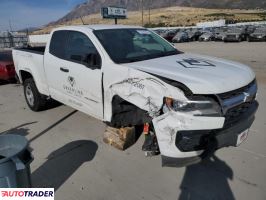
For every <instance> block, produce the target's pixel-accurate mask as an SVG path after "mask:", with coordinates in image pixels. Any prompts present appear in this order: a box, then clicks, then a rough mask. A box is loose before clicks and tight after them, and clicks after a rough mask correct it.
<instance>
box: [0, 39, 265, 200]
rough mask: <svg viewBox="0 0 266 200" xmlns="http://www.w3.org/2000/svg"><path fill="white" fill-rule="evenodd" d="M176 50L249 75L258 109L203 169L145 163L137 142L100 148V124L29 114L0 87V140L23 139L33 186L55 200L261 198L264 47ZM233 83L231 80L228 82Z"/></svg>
mask: <svg viewBox="0 0 266 200" xmlns="http://www.w3.org/2000/svg"><path fill="white" fill-rule="evenodd" d="M176 46H177V48H178V49H179V50H182V51H186V52H193V53H200V54H205V55H211V56H216V57H221V58H225V59H231V60H235V61H239V62H242V63H244V64H247V65H249V66H251V67H252V68H253V69H254V71H255V72H256V74H257V77H258V84H259V94H258V101H259V103H260V107H259V110H258V113H257V119H256V120H255V122H254V124H253V126H252V128H251V130H250V135H249V138H248V140H247V141H246V142H245V143H244V144H242V145H241V146H240V147H238V148H233V147H231V148H224V149H221V150H219V151H218V152H217V153H216V155H215V156H213V157H212V158H210V159H209V160H206V161H204V162H203V163H200V164H196V165H192V166H189V167H186V168H162V167H161V160H160V156H157V157H152V158H146V157H145V156H144V153H143V152H142V151H141V145H142V143H143V137H140V139H139V140H138V141H137V143H136V144H135V145H134V146H132V147H131V148H129V149H128V150H126V151H125V152H122V151H119V150H116V149H114V148H113V147H110V146H108V145H106V144H104V143H103V142H102V137H103V132H104V130H105V124H103V123H102V122H101V121H98V120H96V119H94V118H92V117H90V116H87V115H85V114H83V113H81V112H77V111H75V110H73V109H71V108H69V107H67V106H64V105H61V106H57V107H54V108H51V109H49V110H46V111H43V112H39V113H34V112H32V111H30V110H29V108H28V107H27V106H26V103H25V100H24V96H23V88H22V86H20V85H18V84H2V85H0V134H19V135H24V136H26V137H27V138H28V139H29V141H30V145H31V148H32V153H33V155H34V158H35V159H34V161H33V163H32V165H31V169H32V180H33V186H34V187H54V188H55V190H56V198H55V199H59V200H63V199H64V200H68V199H71V200H72V199H73V200H84V199H97V200H98V199H108V200H109V199H110V200H112V199H115V200H120V199H121V200H124V199H127V200H138V199H148V200H156V199H161V200H168V199H169V200H172V199H181V200H183V199H196V200H201V199H204V200H205V199H223V200H224V199H241V200H243V199H244V200H245V199H247V200H249V199H256V200H263V199H266V181H265V180H266V145H265V143H266V134H265V130H266V115H265V113H266V101H265V98H266V81H265V80H266V43H247V42H242V43H226V44H224V43H220V42H205V43H200V42H193V43H184V44H177V45H176ZM236 81H237V80H236Z"/></svg>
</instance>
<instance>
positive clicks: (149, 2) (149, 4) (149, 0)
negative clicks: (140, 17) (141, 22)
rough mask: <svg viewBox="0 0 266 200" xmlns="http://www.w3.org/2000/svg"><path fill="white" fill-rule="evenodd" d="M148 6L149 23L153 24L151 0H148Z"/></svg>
mask: <svg viewBox="0 0 266 200" xmlns="http://www.w3.org/2000/svg"><path fill="white" fill-rule="evenodd" d="M148 6H149V25H150V24H151V0H148Z"/></svg>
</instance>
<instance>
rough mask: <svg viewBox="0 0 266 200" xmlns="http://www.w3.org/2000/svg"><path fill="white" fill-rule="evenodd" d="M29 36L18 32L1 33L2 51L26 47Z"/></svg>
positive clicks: (0, 43)
mask: <svg viewBox="0 0 266 200" xmlns="http://www.w3.org/2000/svg"><path fill="white" fill-rule="evenodd" d="M28 40H29V39H28V34H27V33H18V32H7V31H5V32H0V49H4V48H12V47H24V46H27V44H28Z"/></svg>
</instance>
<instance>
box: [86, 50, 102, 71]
mask: <svg viewBox="0 0 266 200" xmlns="http://www.w3.org/2000/svg"><path fill="white" fill-rule="evenodd" d="M86 64H87V67H89V68H91V69H100V68H101V65H102V60H101V56H100V55H99V54H98V53H90V54H88V55H87V57H86Z"/></svg>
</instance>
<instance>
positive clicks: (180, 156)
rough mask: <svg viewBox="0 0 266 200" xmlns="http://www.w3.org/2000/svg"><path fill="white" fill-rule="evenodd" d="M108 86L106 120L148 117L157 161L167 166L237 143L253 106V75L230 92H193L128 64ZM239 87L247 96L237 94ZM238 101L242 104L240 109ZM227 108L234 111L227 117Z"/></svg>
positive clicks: (129, 122) (139, 120)
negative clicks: (157, 153) (157, 156)
mask: <svg viewBox="0 0 266 200" xmlns="http://www.w3.org/2000/svg"><path fill="white" fill-rule="evenodd" d="M254 84H255V86H254ZM108 87H109V90H108V94H106V97H107V99H108V100H109V102H112V106H111V107H112V108H109V110H110V109H112V112H109V115H108V113H107V114H106V116H109V118H107V119H106V121H108V122H110V123H111V124H112V125H116V124H118V126H127V125H130V126H135V125H140V124H142V125H143V124H145V123H152V125H153V128H154V131H155V135H156V138H157V143H158V146H159V149H160V153H161V156H162V165H163V166H170V167H183V166H187V165H190V164H193V163H197V162H199V161H201V160H202V159H203V158H204V157H205V156H206V155H208V153H209V151H213V150H216V149H219V148H222V147H226V146H237V145H238V139H239V135H240V134H241V133H242V132H243V131H246V130H248V129H249V128H250V126H251V125H252V123H253V121H254V115H255V112H256V110H257V108H258V103H257V101H256V100H255V97H256V93H257V86H256V82H255V81H253V82H252V83H250V84H249V85H248V86H246V87H244V88H241V89H239V90H238V91H237V92H236V93H234V91H232V92H230V94H231V96H226V94H222V95H216V94H213V95H194V94H192V92H191V91H190V90H189V89H188V88H187V87H186V86H185V85H183V84H181V83H179V82H176V81H171V80H168V79H165V78H162V77H158V76H150V74H149V75H148V74H147V73H143V72H140V71H135V70H133V69H128V70H127V71H126V72H125V74H124V79H123V81H120V82H116V83H113V84H110V85H109V86H108ZM243 92H245V94H246V93H248V94H249V96H248V98H246V96H244V97H243V98H244V99H243V98H242V96H241V95H242V94H243ZM106 105H108V104H106ZM239 106H240V107H241V106H246V107H245V109H244V108H243V109H242V108H241V109H242V110H241V109H240V108H239ZM238 109H239V110H240V111H238ZM106 110H107V111H108V108H107V109H106ZM231 112H233V113H237V114H238V116H233V117H232V118H233V120H234V121H232V120H229V122H228V115H229V114H230V113H231ZM111 113H112V114H111Z"/></svg>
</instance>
